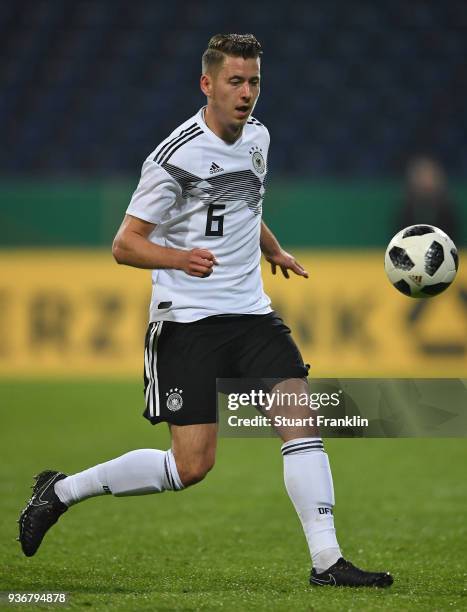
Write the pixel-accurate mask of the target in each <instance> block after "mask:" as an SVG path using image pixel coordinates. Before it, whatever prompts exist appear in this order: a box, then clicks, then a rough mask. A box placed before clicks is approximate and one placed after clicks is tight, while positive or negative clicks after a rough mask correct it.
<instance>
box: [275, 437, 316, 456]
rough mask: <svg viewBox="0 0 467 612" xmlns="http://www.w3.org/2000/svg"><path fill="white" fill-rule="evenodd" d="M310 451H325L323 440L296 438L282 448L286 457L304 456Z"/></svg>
mask: <svg viewBox="0 0 467 612" xmlns="http://www.w3.org/2000/svg"><path fill="white" fill-rule="evenodd" d="M310 451H324V445H323V440H322V439H321V438H295V440H289V441H288V442H285V443H284V444H283V445H282V446H281V453H282V454H283V456H284V457H285V456H286V455H302V454H303V453H309V452H310Z"/></svg>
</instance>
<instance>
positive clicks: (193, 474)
mask: <svg viewBox="0 0 467 612" xmlns="http://www.w3.org/2000/svg"><path fill="white" fill-rule="evenodd" d="M214 462H215V460H214V457H200V458H196V459H194V460H192V461H187V462H186V463H184V464H183V465H181V466H180V467H179V469H178V471H179V476H180V480H181V481H182V482H183V484H184V486H185V487H188V486H190V485H194V484H196V483H197V482H201V480H203V479H204V478H205V476H206V474H207V473H208V472H209V471H210V470H212V468H213V467H214Z"/></svg>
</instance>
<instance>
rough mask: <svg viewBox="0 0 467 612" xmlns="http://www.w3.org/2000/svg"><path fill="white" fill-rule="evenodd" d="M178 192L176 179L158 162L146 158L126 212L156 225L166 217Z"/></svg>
mask: <svg viewBox="0 0 467 612" xmlns="http://www.w3.org/2000/svg"><path fill="white" fill-rule="evenodd" d="M180 194H181V188H180V185H179V184H178V183H177V181H176V180H175V179H174V178H172V177H171V176H170V174H168V173H167V172H166V171H165V170H164V169H163V168H162V167H161V166H159V164H156V162H154V161H153V160H151V159H147V160H146V161H145V162H144V164H143V168H142V170H141V178H140V179H139V183H138V186H137V187H136V190H135V192H134V193H133V196H132V198H131V200H130V204H129V206H128V208H127V211H126V212H127V214H128V215H132V216H133V217H138V219H143V221H148V222H149V223H154V224H156V225H157V224H159V223H162V221H164V220H165V219H167V217H168V215H169V211H170V208H171V207H172V206H173V205H174V204H175V202H176V199H177V197H178V196H179V195H180Z"/></svg>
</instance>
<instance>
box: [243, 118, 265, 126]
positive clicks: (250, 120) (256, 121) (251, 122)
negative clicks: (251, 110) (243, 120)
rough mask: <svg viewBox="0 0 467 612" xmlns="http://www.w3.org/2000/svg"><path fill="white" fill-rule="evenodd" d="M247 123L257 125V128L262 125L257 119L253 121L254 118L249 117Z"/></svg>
mask: <svg viewBox="0 0 467 612" xmlns="http://www.w3.org/2000/svg"><path fill="white" fill-rule="evenodd" d="M247 123H249V124H250V125H259V126H262V125H263V124H262V123H260V122H259V121H258V119H255V118H254V117H250V118H249V119H248V121H247Z"/></svg>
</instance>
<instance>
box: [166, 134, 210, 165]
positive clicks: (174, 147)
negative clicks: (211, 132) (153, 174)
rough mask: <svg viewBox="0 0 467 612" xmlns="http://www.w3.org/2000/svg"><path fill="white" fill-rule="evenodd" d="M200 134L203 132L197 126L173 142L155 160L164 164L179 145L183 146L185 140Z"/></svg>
mask: <svg viewBox="0 0 467 612" xmlns="http://www.w3.org/2000/svg"><path fill="white" fill-rule="evenodd" d="M202 134H204V132H203V130H202V129H201V128H198V130H197V131H196V130H195V131H193V132H191V133H190V134H185V136H184V137H183V138H181V139H179V140H177V142H174V143H173V145H172V146H171V147H170V149H168V150H167V151H166V153H164V155H163V156H161V157H160V161H158V160H156V161H157V163H158V164H160V165H161V166H162V164H165V163H167V162H168V161H169V159H170V158H171V157H172V155H173V154H174V153H175V151H177V150H178V149H179V148H180V147H183V145H185V144H186V143H187V142H190V140H193V138H197V137H198V136H201V135H202Z"/></svg>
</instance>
